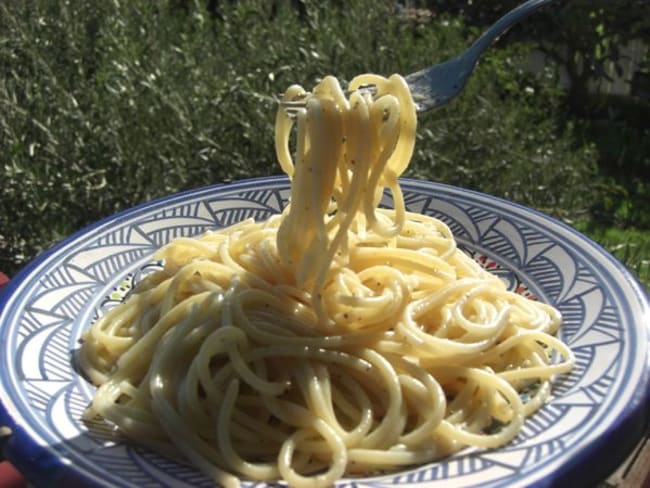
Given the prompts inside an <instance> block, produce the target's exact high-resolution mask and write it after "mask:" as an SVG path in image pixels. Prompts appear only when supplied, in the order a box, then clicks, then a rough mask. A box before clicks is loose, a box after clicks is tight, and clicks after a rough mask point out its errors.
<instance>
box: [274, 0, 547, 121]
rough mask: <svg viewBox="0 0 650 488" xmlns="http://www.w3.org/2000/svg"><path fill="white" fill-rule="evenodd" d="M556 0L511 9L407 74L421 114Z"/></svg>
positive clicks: (299, 104)
mask: <svg viewBox="0 0 650 488" xmlns="http://www.w3.org/2000/svg"><path fill="white" fill-rule="evenodd" d="M553 1H554V0H527V1H525V2H524V3H522V4H520V5H519V6H517V7H515V8H514V9H512V10H511V11H510V12H508V13H507V14H505V15H504V16H503V17H501V18H500V19H499V20H497V21H496V22H495V23H494V24H492V26H491V27H490V28H489V29H488V30H486V31H485V32H483V34H481V36H480V37H479V38H478V39H476V41H474V43H473V44H472V45H471V46H470V47H469V48H468V49H467V50H466V51H465V52H463V53H462V54H460V55H458V56H456V57H455V58H452V59H450V60H448V61H445V62H443V63H440V64H435V65H433V66H429V67H428V68H425V69H423V70H420V71H417V72H415V73H411V74H409V75H406V76H405V77H404V79H405V80H406V83H407V84H408V86H409V89H410V90H411V96H412V97H413V102H414V103H415V108H416V111H417V112H418V113H419V114H423V113H426V112H429V111H430V110H432V109H434V108H437V107H442V106H443V105H446V104H447V103H449V102H450V101H451V100H453V99H454V98H456V97H457V96H458V95H459V94H460V92H461V91H462V90H463V88H464V87H465V84H466V83H467V79H468V78H469V76H470V75H471V74H472V72H473V71H474V68H475V67H476V65H477V63H478V60H479V58H480V57H481V54H483V51H485V50H486V49H487V48H488V47H490V46H491V45H492V43H493V42H494V41H495V40H496V39H497V38H499V36H501V35H502V34H503V33H504V32H505V31H506V30H508V29H509V28H510V27H512V26H513V25H515V24H516V23H518V22H520V21H521V20H523V19H524V18H525V17H528V16H529V15H530V14H532V13H533V12H535V11H536V10H538V9H540V8H541V7H543V6H544V5H546V4H548V3H551V2H553ZM359 89H360V90H367V91H369V92H370V93H371V94H374V92H375V91H376V90H375V87H374V86H372V85H363V86H361V87H359ZM282 106H283V107H284V109H285V110H286V112H287V114H288V115H289V116H290V117H293V116H295V114H296V112H297V111H298V110H300V109H301V108H304V106H305V103H304V100H300V99H299V100H295V101H284V102H282Z"/></svg>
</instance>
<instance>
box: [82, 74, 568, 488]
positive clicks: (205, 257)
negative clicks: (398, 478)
mask: <svg viewBox="0 0 650 488" xmlns="http://www.w3.org/2000/svg"><path fill="white" fill-rule="evenodd" d="M367 85H372V86H373V87H374V88H373V89H372V90H371V89H369V88H367V87H366V86H367ZM283 101H284V103H285V104H288V103H294V104H295V102H296V101H299V102H300V103H299V105H300V108H299V109H298V110H296V111H295V113H294V114H292V115H289V114H288V113H287V111H286V110H285V109H284V108H283V107H280V108H279V110H278V113H277V119H276V140H275V144H276V153H277V159H278V161H279V163H280V165H281V167H282V169H283V170H284V172H286V173H287V175H288V176H289V178H290V181H291V199H290V203H289V205H288V206H287V208H286V209H285V210H284V211H283V212H282V214H279V215H275V216H272V217H271V218H269V219H268V220H266V221H262V222H253V221H244V222H241V223H238V224H236V225H233V226H231V227H228V228H225V229H219V230H215V231H211V232H207V233H206V234H204V235H202V236H200V237H196V238H181V239H177V240H175V241H173V242H171V243H170V244H168V245H166V246H164V247H163V248H161V249H160V250H159V251H158V253H157V254H156V256H155V259H160V260H162V261H163V262H164V266H163V269H162V270H160V271H157V272H155V273H153V274H151V275H149V276H148V277H146V278H145V279H144V280H143V281H141V282H140V283H139V284H138V285H137V286H136V287H135V288H134V290H132V292H131V293H130V294H129V296H128V297H127V298H126V299H125V300H124V301H123V303H121V304H120V305H118V306H116V307H115V308H113V309H111V310H110V311H108V312H107V313H105V314H104V315H103V316H101V317H100V318H99V319H98V320H97V321H96V322H95V323H93V324H92V326H91V327H90V328H89V329H88V330H87V331H86V332H85V334H84V335H83V342H82V347H81V353H80V365H81V367H82V370H83V371H84V372H85V374H86V375H87V376H88V377H89V378H90V379H91V380H92V381H93V382H94V383H95V384H97V385H98V388H97V391H96V394H95V396H94V398H93V400H92V404H91V405H90V406H89V407H88V409H87V412H86V415H87V417H88V418H101V419H105V420H106V421H107V422H109V423H110V424H112V425H114V426H116V427H117V428H118V430H119V431H120V432H122V433H123V434H124V435H125V436H126V437H127V438H129V439H132V440H133V441H135V442H137V443H140V444H143V445H146V446H148V447H150V448H152V449H155V450H156V451H158V452H160V453H163V454H165V455H169V456H173V457H176V458H178V459H183V460H186V461H188V462H190V463H192V464H193V465H195V466H196V467H198V468H199V469H200V470H202V471H203V472H204V473H206V474H207V475H208V476H210V477H211V478H212V479H214V480H215V482H216V483H218V484H220V485H223V486H237V485H238V484H239V480H241V479H247V480H285V481H286V482H287V483H288V484H289V485H290V486H295V487H301V486H309V487H314V486H329V485H331V484H333V483H335V482H336V481H337V480H338V479H340V478H342V477H345V476H362V475H367V474H370V473H377V472H383V471H386V470H396V469H400V468H404V467H408V466H412V465H417V464H421V463H426V462H430V461H432V460H435V459H438V458H440V457H442V456H445V455H447V454H449V453H452V452H454V451H457V450H459V449H461V448H463V447H465V446H477V447H481V448H493V447H498V446H502V445H504V444H506V443H508V442H509V441H511V440H512V439H514V438H515V437H516V436H517V434H518V432H519V431H520V429H521V427H522V424H523V422H524V418H525V417H526V416H527V415H530V414H531V413H532V412H534V411H535V410H536V409H538V408H539V407H540V406H541V405H542V404H543V402H544V400H545V398H546V397H547V396H548V395H549V392H550V382H551V380H552V378H553V377H554V375H557V374H561V373H565V372H567V371H569V370H570V369H571V367H572V364H573V361H574V359H573V355H572V353H571V351H570V350H569V349H568V347H567V346H566V345H565V344H563V343H562V342H561V341H560V340H559V339H558V338H556V337H555V335H554V334H555V332H556V331H557V330H558V328H559V326H560V324H561V317H560V314H559V312H558V311H557V310H556V309H554V308H553V307H552V306H550V305H547V304H545V303H542V302H539V301H534V300H531V299H528V298H526V297H523V296H521V295H518V294H516V293H514V292H511V291H508V290H507V289H506V286H505V284H504V283H503V282H502V281H501V280H500V279H499V278H498V277H496V276H494V275H492V274H490V273H489V272H487V271H486V270H484V269H483V268H482V267H481V266H480V265H479V264H478V263H477V262H475V261H474V260H473V259H472V258H470V257H469V256H468V255H466V254H465V253H464V252H463V251H462V250H460V249H458V247H457V245H456V242H455V240H454V237H453V235H452V233H451V231H450V229H449V228H448V227H447V226H446V225H445V224H444V223H443V222H441V221H440V220H437V219H434V218H432V217H428V216H425V215H419V214H415V213H411V212H409V211H407V210H406V208H405V205H404V199H403V197H402V193H401V190H400V185H399V182H398V178H399V176H400V174H401V173H402V172H403V171H404V169H405V168H406V166H407V164H408V163H409V160H410V158H411V155H412V152H413V147H414V143H415V130H416V115H415V108H414V105H413V102H412V100H411V96H410V93H409V90H408V87H407V85H406V83H405V82H404V80H403V79H402V78H401V77H400V76H398V75H393V76H391V77H390V78H383V77H379V76H375V75H362V76H359V77H357V78H355V79H354V80H353V81H352V82H351V83H350V85H349V88H348V90H347V91H345V92H344V91H343V90H342V88H341V87H340V85H339V83H338V81H337V80H336V79H334V78H332V77H327V78H325V79H323V81H322V82H320V83H319V84H318V85H317V86H316V87H315V88H314V89H313V91H312V92H311V93H308V92H306V91H305V90H303V89H302V88H301V87H299V86H292V87H290V88H289V89H288V90H287V91H286V93H285V94H284V98H283ZM294 138H295V144H294V143H293V142H292V141H293V140H294ZM294 146H295V147H294ZM386 192H390V194H391V195H392V200H393V202H394V208H393V209H384V208H380V206H379V203H380V200H381V199H382V196H383V195H384V194H385V193H386ZM523 390H526V391H527V392H528V393H529V394H530V395H528V396H530V397H531V398H530V399H529V400H527V401H525V402H524V401H523V400H522V395H521V392H522V391H523Z"/></svg>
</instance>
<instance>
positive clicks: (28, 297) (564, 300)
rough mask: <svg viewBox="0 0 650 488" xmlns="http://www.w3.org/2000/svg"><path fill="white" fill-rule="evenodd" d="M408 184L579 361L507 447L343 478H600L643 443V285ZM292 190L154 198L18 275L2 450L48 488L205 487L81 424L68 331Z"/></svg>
mask: <svg viewBox="0 0 650 488" xmlns="http://www.w3.org/2000/svg"><path fill="white" fill-rule="evenodd" d="M403 188H404V191H405V196H406V201H407V204H408V208H409V209H410V210H412V211H416V212H421V213H425V214H428V215H433V216H435V217H438V218H441V219H443V220H444V221H446V222H447V223H448V224H449V225H450V226H451V228H452V230H453V232H454V234H455V236H456V238H457V240H458V241H459V243H460V244H461V245H462V246H463V247H464V248H465V249H467V250H468V251H470V252H471V253H473V254H474V255H475V256H478V259H480V260H481V261H482V262H483V263H484V265H485V266H487V267H491V268H493V269H494V270H495V271H496V272H498V273H499V275H500V276H501V277H502V278H503V279H504V280H506V281H507V282H508V283H509V284H510V286H511V288H513V289H519V290H520V291H524V292H525V293H530V294H531V295H534V296H535V297H537V298H539V299H541V300H545V301H548V302H550V303H552V304H553V305H554V306H556V307H557V308H559V309H560V311H561V312H562V314H563V316H564V326H563V328H562V331H561V335H562V338H563V340H564V341H566V342H568V344H569V345H570V346H571V348H572V349H573V351H574V352H575V355H576V358H577V364H576V367H575V369H574V370H573V372H572V373H571V374H570V375H568V376H566V377H563V378H558V380H557V381H556V382H555V384H554V389H553V395H552V397H551V399H550V401H549V402H548V404H547V405H546V406H544V407H543V408H542V409H541V410H540V411H539V412H538V413H536V414H535V415H534V416H532V417H531V418H530V419H528V420H527V421H526V423H525V427H524V429H523V431H522V432H521V434H520V435H519V437H518V438H517V439H516V440H515V441H514V442H512V443H510V444H508V445H507V446H505V447H503V448H501V449H495V450H487V451H486V450H473V449H468V450H465V451H462V452H460V453H458V454H457V455H454V456H452V457H450V458H449V459H445V460H443V461H440V462H435V463H432V464H429V465H426V466H420V467H417V468H413V469H409V470H405V471H403V472H399V473H393V474H388V475H384V476H380V477H375V478H367V479H356V480H347V481H345V480H344V481H342V482H341V484H340V485H341V486H355V487H369V486H373V487H379V486H387V485H392V486H394V485H398V486H399V485H402V486H418V487H422V488H424V487H426V488H432V487H442V486H485V487H487V486H508V487H511V486H531V485H540V486H541V485H544V486H550V485H554V486H556V485H557V484H559V483H561V484H564V483H566V484H567V485H572V486H576V485H579V486H586V485H589V484H590V483H592V482H595V481H598V480H599V479H602V478H604V477H605V476H606V475H607V474H608V473H609V472H610V471H612V470H613V469H614V468H615V466H617V464H618V463H620V462H621V461H622V459H623V458H624V456H625V455H626V453H628V452H629V451H630V449H631V448H632V446H633V444H634V443H635V442H636V441H638V439H639V438H640V436H641V433H642V430H643V426H644V424H645V423H646V422H647V420H648V413H649V411H650V404H649V401H648V400H649V397H650V361H649V360H650V352H649V351H650V324H649V323H650V305H649V303H648V298H647V296H646V294H645V292H644V291H643V289H642V288H641V287H640V285H639V284H638V283H637V282H636V281H635V280H634V279H633V278H632V277H631V276H630V275H629V274H628V273H627V272H626V271H625V270H624V268H623V267H622V266H621V265H620V264H619V263H618V262H617V261H616V260H615V259H614V258H613V257H611V256H610V255H609V254H607V253H606V252H605V251H603V249H601V248H600V247H599V246H597V245H596V244H594V243H593V242H591V241H589V240H587V239H585V238H584V237H583V236H582V235H580V234H578V233H577V232H575V231H574V230H572V229H571V228H569V227H567V226H565V225H563V224H561V223H559V222H557V221H554V220H552V219H550V218H548V217H546V216H544V215H542V214H539V213H536V212H534V211H531V210H529V209H526V208H523V207H521V206H518V205H514V204H512V203H509V202H506V201H504V200H500V199H496V198H493V197H490V196H487V195H483V194H479V193H474V192H470V191H466V190H460V189H457V188H453V187H448V186H444V185H439V184H433V183H426V182H419V181H413V180H404V181H403ZM288 195H289V188H288V183H287V181H286V179H284V178H265V179H256V180H249V181H243V182H238V183H234V184H229V185H219V186H213V187H207V188H202V189H197V190H193V191H189V192H185V193H181V194H178V195H173V196H170V197H167V198H163V199H161V200H157V201H154V202H151V203H148V204H146V205H142V206H139V207H136V208H134V209H132V210H128V211H126V212H123V213H120V214H118V215H116V216H114V217H111V218H109V219H106V220H103V221H101V222H98V223H97V224H95V225H93V226H91V227H89V228H87V229H85V230H83V231H81V232H79V233H77V234H75V235H73V236H71V237H70V238H68V239H66V240H65V241H64V242H62V243H61V244H59V245H58V246H56V247H55V248H53V249H51V250H50V251H48V252H46V253H45V254H44V255H42V256H41V257H39V258H38V259H37V260H36V261H34V262H33V263H32V264H31V265H30V266H28V267H27V268H26V269H25V270H24V271H23V272H22V273H21V274H20V275H19V276H17V277H16V278H15V279H14V280H12V282H11V283H10V285H9V286H8V287H7V289H6V292H4V294H3V296H2V297H0V307H1V308H0V327H1V328H0V361H1V364H0V401H1V403H2V405H1V408H0V434H1V435H2V443H3V446H2V447H3V451H4V455H5V457H6V458H8V459H9V460H11V461H12V462H13V463H14V464H15V465H16V466H17V467H18V468H19V469H20V470H21V471H23V472H24V473H25V475H26V476H27V477H28V478H29V480H30V481H31V482H33V483H34V484H35V485H42V486H53V485H56V484H58V485H62V486H72V485H77V486H88V485H96V486H137V487H144V486H161V485H162V486H174V487H177V486H210V485H211V483H210V481H209V480H208V479H206V478H205V477H204V476H203V475H202V474H201V473H198V472H197V471H194V470H193V469H191V468H188V467H186V466H182V465H179V464H175V463H174V462H172V461H169V460H167V459H163V458H161V457H158V456H157V455H155V454H152V453H150V452H148V451H146V450H145V449H141V448H139V447H134V446H131V445H128V444H126V443H123V442H121V441H120V439H119V438H116V437H115V435H114V433H113V432H111V431H108V430H106V429H102V428H101V427H97V428H94V427H93V426H88V425H85V424H84V423H82V422H81V420H80V417H81V414H82V412H83V409H84V407H85V406H86V405H87V404H88V403H89V401H90V398H91V394H92V390H93V388H92V387H91V386H90V385H89V384H88V383H87V382H86V381H84V380H83V379H82V378H81V377H80V376H79V375H78V374H77V371H76V370H75V368H74V352H75V349H76V348H77V347H78V344H77V340H78V338H79V336H80V335H81V332H82V331H83V330H84V329H85V328H86V327H87V326H88V325H89V323H90V322H91V321H92V320H93V317H94V316H96V314H97V313H98V312H101V309H102V308H105V307H109V306H111V304H112V303H115V301H117V300H119V299H120V298H121V296H122V295H123V293H124V291H125V290H128V288H129V287H130V286H131V285H132V283H133V282H134V281H137V280H138V279H140V277H141V275H142V274H143V273H146V272H147V271H148V269H149V266H148V264H149V263H150V261H151V255H152V253H153V252H154V250H155V249H157V248H158V247H159V246H161V245H163V244H165V243H167V242H168V241H169V240H171V239H173V238H175V237H179V236H189V235H195V234H199V233H202V232H204V231H206V230H208V229H214V228H216V227H223V226H226V225H229V224H232V223H234V222H237V221H239V220H241V219H244V218H248V217H254V218H255V219H264V218H266V217H268V216H269V215H271V214H273V213H276V212H278V211H280V209H281V208H283V206H284V205H285V204H286V201H287V198H288ZM385 203H386V204H387V205H390V202H389V201H387V202H385ZM9 433H10V434H9ZM8 434H9V435H8ZM247 486H253V484H250V483H249V484H247Z"/></svg>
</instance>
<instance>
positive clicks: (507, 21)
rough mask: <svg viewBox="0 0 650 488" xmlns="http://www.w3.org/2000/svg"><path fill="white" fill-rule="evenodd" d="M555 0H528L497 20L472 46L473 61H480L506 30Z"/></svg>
mask: <svg viewBox="0 0 650 488" xmlns="http://www.w3.org/2000/svg"><path fill="white" fill-rule="evenodd" d="M553 1H554V0H527V1H526V2H524V3H522V4H520V5H518V6H517V7H515V8H514V9H512V10H511V11H510V12H508V13H507V14H505V15H504V16H503V17H501V18H500V19H499V20H497V21H496V22H495V23H494V24H492V26H491V27H490V28H489V29H488V30H486V31H485V32H483V34H481V35H480V36H479V38H478V39H476V41H474V43H473V44H472V46H471V47H470V49H469V50H470V51H471V52H472V53H473V56H472V58H473V59H472V61H478V58H479V56H480V55H481V53H482V52H483V51H485V50H486V49H487V48H488V47H490V45H491V44H492V43H493V42H494V41H495V40H496V39H497V38H498V37H499V36H501V35H502V34H503V33H504V32H505V31H507V30H508V29H509V28H510V27H512V26H513V25H514V24H516V23H518V22H519V21H521V20H522V19H524V18H525V17H528V16H529V15H530V14H532V13H533V12H535V11H537V10H538V9H540V8H541V7H543V6H544V5H546V4H549V3H551V2H553Z"/></svg>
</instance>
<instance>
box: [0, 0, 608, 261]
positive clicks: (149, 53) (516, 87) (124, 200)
mask: <svg viewBox="0 0 650 488" xmlns="http://www.w3.org/2000/svg"><path fill="white" fill-rule="evenodd" d="M339 3H341V4H342V2H332V3H331V4H328V5H327V6H322V5H321V4H320V3H319V2H315V1H313V2H312V1H308V2H305V3H304V5H305V9H304V10H302V11H298V10H295V9H294V8H292V7H291V4H290V3H289V2H286V1H281V0H276V1H273V2H266V1H262V0H247V1H244V0H242V1H239V2H223V3H222V4H221V8H220V9H219V10H218V11H209V10H207V9H206V8H205V3H204V2H198V1H196V2H178V1H176V2H174V4H173V5H172V4H171V3H170V4H166V3H163V2H149V1H146V0H132V1H129V2H126V1H122V2H120V1H118V0H111V1H104V0H79V1H77V2H70V1H66V0H57V1H49V0H34V1H32V2H19V1H17V0H12V1H9V2H3V3H1V4H0V69H1V70H2V72H3V73H4V75H3V78H2V79H0V107H1V108H0V110H1V114H2V115H1V116H0V179H1V181H2V186H3V192H2V194H1V195H0V268H1V269H3V270H5V271H7V272H9V273H14V272H15V271H16V270H17V269H19V268H20V267H21V266H22V265H23V264H24V263H25V262H27V261H29V260H30V259H32V258H33V257H34V256H35V255H36V254H38V253H39V252H41V251H42V250H43V249H44V248H46V247H48V246H49V245H51V244H52V243H53V242H56V241H57V240H58V239H60V238H62V237H64V236H66V235H68V234H70V233H71V232H73V231H75V230H77V229H79V228H81V227H82V226H84V225H87V224H89V223H90V222H92V221H94V220H96V219H98V218H101V217H103V216H107V215H109V214H112V213H114V212H115V211H117V210H119V209H123V208H126V207H129V206H132V205H134V204H137V203H140V202H143V201H146V200H149V199H152V198H155V197H158V196H161V195H164V194H168V193H172V192H176V191H180V190H183V189H187V188H191V187H196V186H201V185H206V184H211V183H216V182H220V181H226V180H232V179H240V178H247V177H252V176H260V175H267V174H272V173H279V171H280V170H279V167H278V165H277V164H276V163H275V157H274V152H273V119H274V113H275V110H276V108H277V107H276V101H275V98H274V94H276V93H279V92H282V91H283V90H284V89H286V87H287V86H289V85H290V84H292V83H296V82H299V83H301V84H303V85H305V86H307V87H310V86H312V84H313V83H314V82H315V81H316V80H317V79H318V78H319V77H321V76H323V75H324V74H330V73H332V74H335V75H337V76H339V77H340V78H342V79H343V80H346V79H350V78H351V77H352V76H354V75H356V74H358V73H361V72H366V71H372V72H377V73H382V74H390V73H393V72H400V73H408V72H410V71H412V70H415V69H419V68H421V67H422V66H424V65H426V64H429V63H432V62H436V61H440V60H443V59H446V58H448V57H451V56H452V55H455V54H456V53H458V52H459V51H461V50H462V49H464V48H465V47H466V46H467V44H468V42H469V41H468V39H467V35H468V34H467V33H468V29H467V27H466V26H465V25H464V24H463V23H462V22H461V21H460V20H459V19H458V18H457V17H449V18H445V17H440V18H437V19H436V20H435V21H434V22H430V23H422V22H420V21H418V20H417V19H408V18H403V17H402V16H399V15H397V14H395V13H394V12H393V3H392V2H390V1H388V0H385V1H377V0H372V1H371V0H363V1H359V2H354V3H351V4H350V5H347V6H346V11H345V13H344V12H343V11H342V10H341V9H339V8H337V7H336V6H335V5H338V4H339ZM181 4H182V5H184V8H181V7H178V5H181ZM470 32H471V31H470ZM526 49H527V48H526V46H519V45H518V46H511V47H508V48H505V49H502V50H492V51H490V52H489V53H487V56H486V57H485V59H484V60H483V61H482V63H481V65H480V67H479V69H478V70H477V72H476V76H475V77H473V78H472V80H471V81H470V83H469V85H468V87H467V91H466V93H464V94H463V96H462V97H461V98H460V99H458V100H457V101H455V102H453V103H452V104H451V105H450V106H449V107H447V108H445V109H443V110H441V111H439V112H437V113H434V114H431V115H430V116H427V117H425V118H424V119H423V120H422V123H421V126H420V129H419V133H418V145H417V152H416V155H415V158H414V161H413V165H412V167H411V168H410V169H409V174H408V176H414V177H418V178H427V179H434V180H438V181H445V182H448V183H452V184H456V185H460V186H465V187H470V188H475V189H478V190H481V191H486V192H490V193H494V194H497V195H501V196H504V197H507V198H510V199H513V200H516V201H519V202H521V203H525V204H528V205H532V206H535V207H538V208H541V209H544V210H547V211H549V212H551V213H553V214H555V215H560V216H562V217H564V218H575V217H577V216H580V215H582V214H583V213H584V212H585V211H586V210H587V209H588V208H590V207H591V206H592V205H593V203H594V201H595V199H596V198H597V192H596V191H595V190H596V187H595V183H596V179H595V178H594V168H593V161H594V159H595V153H594V148H593V146H591V145H585V144H580V143H578V142H577V141H578V140H577V139H576V137H575V135H574V131H573V129H572V128H571V126H568V127H566V128H563V129H562V130H560V129H559V127H560V126H559V125H558V123H557V114H556V112H555V111H554V109H553V107H558V106H559V103H560V94H559V93H558V92H557V89H556V85H555V80H554V78H553V77H548V76H546V75H544V76H540V77H532V76H531V75H529V74H526V73H524V72H523V71H521V69H519V68H518V66H519V65H520V62H519V60H520V59H521V56H523V55H524V54H525V51H526ZM548 107H551V109H550V110H549V108H548Z"/></svg>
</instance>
